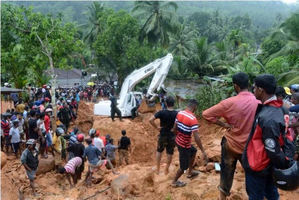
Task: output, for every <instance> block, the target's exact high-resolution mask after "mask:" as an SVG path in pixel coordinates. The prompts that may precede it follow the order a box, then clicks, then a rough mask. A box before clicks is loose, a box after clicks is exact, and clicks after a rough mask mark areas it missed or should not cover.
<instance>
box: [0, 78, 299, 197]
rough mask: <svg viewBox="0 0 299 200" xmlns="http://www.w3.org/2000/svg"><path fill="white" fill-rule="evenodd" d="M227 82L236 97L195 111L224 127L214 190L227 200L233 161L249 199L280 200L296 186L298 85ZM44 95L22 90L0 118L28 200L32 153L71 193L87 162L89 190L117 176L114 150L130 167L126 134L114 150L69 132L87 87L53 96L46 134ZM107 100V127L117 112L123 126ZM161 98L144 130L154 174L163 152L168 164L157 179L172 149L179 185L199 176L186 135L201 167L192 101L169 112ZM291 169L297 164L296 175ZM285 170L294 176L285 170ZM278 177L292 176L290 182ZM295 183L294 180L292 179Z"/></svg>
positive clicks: (96, 136) (103, 138)
mask: <svg viewBox="0 0 299 200" xmlns="http://www.w3.org/2000/svg"><path fill="white" fill-rule="evenodd" d="M232 83H233V87H234V90H235V92H236V94H237V95H236V96H234V97H231V98H228V99H225V100H223V101H221V102H220V103H219V104H217V105H215V106H213V107H211V108H209V109H207V110H205V111H204V112H203V113H202V116H203V118H204V119H205V120H206V121H208V122H210V123H214V124H216V125H219V126H221V127H223V128H225V129H226V130H225V132H224V134H223V138H222V141H221V171H220V184H219V185H218V189H219V194H220V199H221V200H222V199H226V198H227V197H228V196H229V195H230V190H231V187H232V184H233V178H234V173H235V169H236V164H237V161H239V162H240V163H241V164H242V166H243V168H244V170H245V180H246V192H247V194H248V196H249V199H261V200H262V199H264V197H266V198H267V199H279V193H278V190H277V187H278V188H285V187H288V188H287V189H290V188H298V186H299V181H298V180H299V171H298V168H299V167H298V166H297V165H298V164H297V161H298V157H299V156H298V155H299V134H298V130H297V128H298V127H299V121H298V113H299V85H292V86H291V87H282V86H277V83H276V80H275V78H274V76H272V75H269V74H263V75H260V76H258V77H257V78H256V79H255V82H254V85H253V86H252V87H250V86H249V85H248V84H249V78H248V75H247V74H245V73H242V72H240V73H237V74H235V75H234V76H233V77H232ZM49 89H50V87H48V86H43V87H42V88H39V89H37V90H36V89H33V88H28V92H29V94H30V97H31V98H30V100H29V101H28V102H24V101H23V100H22V99H20V98H18V95H16V94H12V95H11V99H12V100H13V102H14V109H12V110H7V111H6V113H3V114H2V115H1V131H2V132H1V134H2V135H1V137H2V140H1V149H2V151H4V147H5V153H6V154H9V153H10V152H13V153H14V154H15V157H16V158H19V156H20V157H21V163H22V164H23V166H24V168H25V170H26V173H27V176H28V178H29V180H30V187H31V189H32V193H33V194H34V195H36V193H35V187H34V177H35V173H36V170H37V168H38V164H39V157H38V155H39V154H40V155H41V159H47V158H48V155H49V154H52V155H53V156H54V161H55V169H56V172H57V173H61V174H65V175H66V178H67V180H68V182H69V184H70V187H74V185H75V184H76V183H77V181H78V180H80V179H81V176H82V172H83V171H84V163H85V162H86V161H88V170H87V173H86V176H85V183H86V184H87V185H90V184H91V181H92V177H93V173H94V172H96V171H97V170H99V169H101V168H103V167H106V168H107V169H111V171H112V172H113V173H114V174H118V172H117V171H116V170H115V169H116V166H117V161H116V151H118V152H119V161H118V166H121V165H122V163H123V160H125V162H126V164H127V165H128V164H129V159H128V154H129V152H130V149H131V148H130V145H131V141H130V139H129V138H128V137H127V136H126V130H122V131H121V134H122V136H121V138H120V139H119V140H118V142H117V145H115V144H114V140H113V138H111V136H110V135H109V134H107V135H101V134H100V131H99V130H96V129H93V128H92V129H90V130H89V133H88V137H87V138H86V135H85V134H84V133H82V132H81V131H80V130H79V129H78V128H77V127H74V129H73V130H72V132H68V130H69V124H70V121H72V120H75V119H76V117H77V111H78V102H79V101H80V100H82V99H84V98H85V97H84V95H83V96H82V98H81V95H80V94H81V93H82V92H83V93H85V92H86V91H88V89H86V90H82V91H78V90H76V89H75V88H71V89H69V90H65V89H58V90H57V91H56V93H55V94H54V95H55V97H56V100H57V101H56V105H57V106H58V114H57V117H56V118H57V120H56V123H55V124H56V126H57V128H56V130H55V131H52V130H53V129H52V128H53V127H52V123H51V121H50V119H51V117H52V115H53V113H52V104H51V101H50V99H51V98H52V95H53V94H51V92H50V91H49ZM250 89H252V90H253V91H252V92H251V91H250ZM90 90H92V87H90ZM109 97H110V101H111V119H112V120H113V121H114V115H115V113H117V114H118V116H119V118H120V120H121V121H122V116H121V112H120V110H119V109H118V108H117V101H116V98H115V97H114V96H113V93H110V94H109ZM161 99H162V100H163V101H161V104H163V108H162V110H160V111H158V112H157V113H155V114H154V115H153V116H152V117H151V118H150V119H149V122H150V124H151V125H152V126H153V127H154V128H155V129H157V130H158V131H159V139H158V144H157V153H156V173H157V174H159V173H160V163H161V157H162V153H163V151H164V150H165V149H166V153H167V164H166V167H165V170H164V173H165V174H168V173H169V167H170V165H171V162H172V158H173V154H174V150H175V147H177V149H178V152H179V168H178V170H177V172H176V174H175V176H174V178H173V180H172V182H171V186H172V187H183V186H185V185H186V183H185V182H183V181H180V180H179V179H180V177H181V176H182V175H183V174H184V173H187V174H186V176H187V178H190V179H192V178H194V177H197V176H198V175H199V172H198V171H195V170H194V164H195V159H196V153H197V149H196V148H195V146H193V145H192V142H191V141H192V137H194V141H195V143H196V144H197V146H198V147H199V149H200V150H201V152H202V156H201V158H202V159H203V160H204V161H205V162H206V163H207V162H208V156H207V154H206V152H205V149H204V147H203V145H202V143H201V139H200V136H199V135H200V133H199V126H198V121H197V118H196V115H195V112H196V110H197V107H198V102H197V101H196V100H195V99H190V100H189V101H188V103H187V108H186V109H185V110H182V111H179V112H178V111H176V110H175V109H174V105H175V99H174V98H173V97H171V96H166V93H164V94H163V96H161V97H160V100H161ZM137 100H138V99H137V98H136V101H137ZM137 105H138V104H137ZM134 112H136V111H134ZM112 114H113V115H112ZM134 117H135V116H134ZM221 118H223V119H224V120H225V121H223V120H222V119H221ZM156 119H159V120H160V125H159V126H158V125H157V124H156V123H155V120H156ZM84 141H85V142H86V146H85V145H84ZM295 147H296V149H295ZM293 166H296V169H297V171H296V170H294V167H293ZM290 168H292V170H293V171H291V172H290V171H286V172H284V170H287V169H290ZM294 171H295V172H294ZM284 173H287V174H290V173H291V176H290V175H285V174H284ZM292 173H293V174H292ZM294 173H295V174H294ZM278 176H279V177H280V178H281V177H284V178H285V180H283V181H285V182H286V183H287V185H288V186H284V185H280V184H283V183H282V181H281V179H279V180H278V179H277V177H278ZM292 178H293V179H292ZM294 178H295V179H296V180H297V181H294ZM71 179H72V180H71Z"/></svg>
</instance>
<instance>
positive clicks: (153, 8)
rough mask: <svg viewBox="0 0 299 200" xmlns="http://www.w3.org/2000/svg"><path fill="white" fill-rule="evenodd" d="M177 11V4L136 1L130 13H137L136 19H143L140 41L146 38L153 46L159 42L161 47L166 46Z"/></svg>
mask: <svg viewBox="0 0 299 200" xmlns="http://www.w3.org/2000/svg"><path fill="white" fill-rule="evenodd" d="M177 9H178V6H177V4H176V3H175V2H172V1H168V2H162V1H136V2H135V6H134V8H133V10H132V12H133V13H137V14H136V16H137V17H139V18H141V19H145V23H144V24H143V26H142V28H141V39H142V40H143V38H144V37H147V38H148V41H149V43H152V44H155V43H157V42H158V41H160V42H161V44H162V46H167V45H168V44H169V32H172V30H173V24H174V22H176V15H175V11H176V10H177Z"/></svg>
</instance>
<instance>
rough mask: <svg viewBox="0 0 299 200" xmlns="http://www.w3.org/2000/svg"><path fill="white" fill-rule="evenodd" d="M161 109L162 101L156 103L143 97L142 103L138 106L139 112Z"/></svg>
mask: <svg viewBox="0 0 299 200" xmlns="http://www.w3.org/2000/svg"><path fill="white" fill-rule="evenodd" d="M159 110H161V105H160V103H155V102H148V100H145V99H143V100H142V101H141V104H140V106H139V108H138V112H139V113H150V112H152V113H153V112H157V111H159Z"/></svg>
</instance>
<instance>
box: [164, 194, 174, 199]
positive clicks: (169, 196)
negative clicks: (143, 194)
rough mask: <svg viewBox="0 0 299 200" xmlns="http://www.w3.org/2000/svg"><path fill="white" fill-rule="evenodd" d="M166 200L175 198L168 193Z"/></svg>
mask: <svg viewBox="0 0 299 200" xmlns="http://www.w3.org/2000/svg"><path fill="white" fill-rule="evenodd" d="M165 200H173V198H172V197H171V195H170V194H168V195H167V196H166V198H165Z"/></svg>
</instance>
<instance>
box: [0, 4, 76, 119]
mask: <svg viewBox="0 0 299 200" xmlns="http://www.w3.org/2000/svg"><path fill="white" fill-rule="evenodd" d="M3 7H4V10H5V14H6V15H5V21H4V23H5V26H6V27H8V28H9V30H10V31H12V32H13V35H14V36H15V37H18V42H19V43H21V44H22V45H23V46H22V47H23V48H25V50H26V51H27V54H24V55H26V57H25V59H26V60H27V59H28V60H29V61H31V62H30V63H29V64H30V65H29V66H30V68H32V66H31V65H33V66H34V65H35V63H42V64H43V66H44V65H46V66H47V67H46V70H44V71H43V70H41V71H42V73H44V74H45V73H46V72H48V73H49V74H51V77H52V92H53V94H55V89H56V77H57V75H56V74H55V73H54V67H69V66H68V65H67V64H68V60H69V59H71V56H70V55H71V54H72V53H73V52H74V51H80V47H81V46H82V42H81V41H79V40H76V39H75V37H74V36H75V34H76V28H75V25H74V24H72V23H66V24H62V21H61V19H62V15H58V16H57V18H54V17H53V16H52V15H50V14H48V15H44V14H41V13H35V12H33V8H32V7H29V8H24V7H12V6H10V5H6V4H4V5H3ZM29 50H30V51H29ZM45 60H48V62H47V63H46V62H44V61H45ZM40 69H41V68H39V70H40ZM29 71H30V70H29ZM52 106H53V115H54V116H56V101H55V95H52Z"/></svg>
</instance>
